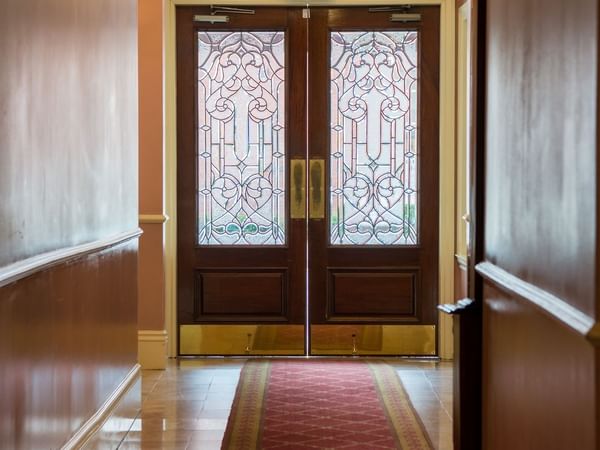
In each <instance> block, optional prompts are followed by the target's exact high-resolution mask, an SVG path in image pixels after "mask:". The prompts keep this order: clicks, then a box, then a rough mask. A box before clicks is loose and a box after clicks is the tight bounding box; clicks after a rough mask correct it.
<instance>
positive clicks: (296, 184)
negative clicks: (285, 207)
mask: <svg viewBox="0 0 600 450" xmlns="http://www.w3.org/2000/svg"><path fill="white" fill-rule="evenodd" d="M290 173H291V176H290V178H291V185H292V188H291V191H292V192H291V195H290V218H292V219H305V218H306V161H305V160H304V159H292V160H291V162H290Z"/></svg>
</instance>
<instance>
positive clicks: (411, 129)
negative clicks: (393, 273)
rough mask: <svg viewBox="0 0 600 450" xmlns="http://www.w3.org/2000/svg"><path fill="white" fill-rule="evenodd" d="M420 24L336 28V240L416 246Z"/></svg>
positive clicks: (333, 119) (333, 124)
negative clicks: (377, 29)
mask: <svg viewBox="0 0 600 450" xmlns="http://www.w3.org/2000/svg"><path fill="white" fill-rule="evenodd" d="M417 40H418V33H417V32H416V31H389V32H354V31H353V32H345V31H344V32H332V33H331V40H330V42H331V80H330V89H331V94H330V95H331V102H330V104H331V149H330V151H331V153H330V158H331V159H330V162H331V164H330V171H331V172H330V180H331V185H330V232H331V243H332V244H334V245H414V244H417V242H418V233H417V218H418V214H417V212H418V211H417V205H418V203H417V198H418V189H417V187H418V180H417V175H418V170H417V160H418V153H417V149H418V147H417V126H418V124H417V93H418V92H417V91H418V90H417V47H418V45H417Z"/></svg>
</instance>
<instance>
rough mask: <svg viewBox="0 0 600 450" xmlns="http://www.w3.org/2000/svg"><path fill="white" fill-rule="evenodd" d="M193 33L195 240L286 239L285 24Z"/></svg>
mask: <svg viewBox="0 0 600 450" xmlns="http://www.w3.org/2000/svg"><path fill="white" fill-rule="evenodd" d="M197 37H198V130H197V131H198V153H197V164H198V166H197V167H198V192H197V201H198V236H197V238H198V244H199V245H245V246H248V245H284V244H285V240H286V236H285V225H286V220H285V184H286V183H285V134H284V133H285V129H284V125H285V117H284V112H285V103H284V101H285V67H284V61H285V35H284V32H282V31H260V32H247V31H234V32H231V31H227V32H224V31H200V32H198V35H197Z"/></svg>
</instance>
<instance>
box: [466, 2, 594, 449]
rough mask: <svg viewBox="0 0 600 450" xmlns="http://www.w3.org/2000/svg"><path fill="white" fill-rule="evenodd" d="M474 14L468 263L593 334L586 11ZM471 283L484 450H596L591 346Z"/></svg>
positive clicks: (519, 8) (565, 7)
mask: <svg viewBox="0 0 600 450" xmlns="http://www.w3.org/2000/svg"><path fill="white" fill-rule="evenodd" d="M482 3H485V5H486V7H487V11H486V14H485V27H486V32H485V35H482V34H480V38H481V41H480V43H481V45H485V55H486V56H485V66H479V69H480V70H479V73H478V77H477V78H478V81H480V82H482V83H483V86H481V85H480V88H481V89H483V90H484V94H483V97H480V99H481V98H484V99H485V104H484V105H483V106H484V110H483V109H479V114H481V115H483V117H484V118H485V122H484V123H482V122H479V123H478V129H479V131H480V132H481V133H479V132H478V133H479V138H482V139H483V142H484V143H485V148H483V147H479V148H478V150H477V152H478V160H481V159H482V158H483V159H484V164H485V166H484V167H481V166H480V165H479V163H478V164H477V171H478V174H479V175H481V176H483V177H484V178H485V184H484V193H485V202H483V201H482V202H481V203H479V204H478V206H483V208H484V209H483V211H482V209H481V208H478V210H477V220H478V221H480V220H483V221H484V224H483V225H484V229H485V233H484V235H483V245H484V248H483V253H482V254H481V255H480V256H479V257H478V261H477V262H479V261H488V262H489V263H492V264H493V265H494V266H495V267H499V268H501V269H503V270H504V271H506V272H508V273H510V274H511V275H512V276H514V277H516V280H518V283H516V282H515V283H513V284H519V285H525V284H524V283H523V282H525V283H529V284H530V285H533V286H535V288H536V290H537V291H538V292H540V293H547V294H548V295H547V297H553V298H558V299H560V302H555V303H556V304H557V305H562V304H564V303H566V304H568V305H571V306H572V307H574V308H576V309H577V310H578V312H579V315H580V316H581V317H584V318H585V317H587V318H590V319H591V322H592V323H593V321H594V319H596V318H597V288H598V286H597V283H598V282H597V277H596V273H597V269H598V268H597V267H596V255H597V252H598V237H597V232H596V227H597V222H598V211H597V207H596V206H597V199H596V197H595V195H594V194H595V193H596V192H597V173H596V167H597V162H598V154H597V152H598V146H597V133H598V122H597V108H598V95H597V92H598V82H597V80H598V57H597V54H598V27H597V26H598V5H597V2H595V1H589V0H584V1H582V2H577V3H576V4H575V3H573V2H570V1H567V0H550V1H547V2H544V3H543V5H542V4H541V3H539V2H537V1H535V0H488V1H487V2H480V4H482ZM484 36H485V38H484ZM480 92H481V91H480ZM478 105H479V104H478ZM483 111H484V113H483V114H482V112H483ZM480 120H481V119H480ZM480 142H481V140H480V139H478V145H479V143H480ZM478 186H480V185H479V184H478ZM480 192H481V191H480ZM478 237H479V238H482V234H479V236H478ZM479 251H481V247H480V250H478V254H479ZM476 280H477V286H476V288H477V287H478V289H476V296H477V298H478V299H481V300H482V301H483V304H482V306H483V314H484V315H483V322H482V327H483V328H482V330H483V331H482V332H483V338H482V355H483V361H482V363H483V364H482V368H483V374H482V384H483V388H482V395H483V402H482V410H481V416H482V417H483V427H482V432H483V441H482V448H485V449H491V450H495V449H498V450H499V449H506V448H511V449H517V450H519V449H523V450H524V449H538V448H539V449H542V448H543V449H556V450H559V449H567V448H569V449H571V448H577V449H598V448H600V440H599V435H598V433H599V431H598V423H599V418H598V400H599V396H598V376H597V371H598V359H597V358H598V356H597V355H598V350H597V348H596V349H595V348H594V345H597V342H590V341H589V340H588V339H587V338H586V336H585V333H582V332H581V331H577V330H576V329H574V328H573V327H569V326H568V324H567V323H566V321H565V320H563V319H561V318H559V317H557V316H558V311H556V312H555V313H556V314H554V315H553V314H552V313H551V314H549V312H551V311H548V310H547V308H546V307H541V306H539V305H537V304H536V303H535V302H533V301H531V300H528V296H524V295H518V292H519V291H518V289H517V288H518V286H513V285H511V284H510V282H509V281H508V280H509V278H508V277H507V278H506V279H505V280H502V279H496V280H492V279H488V280H486V281H484V280H483V279H482V277H480V276H477V277H476ZM482 285H483V290H482V289H481V286H482ZM461 420H462V417H461Z"/></svg>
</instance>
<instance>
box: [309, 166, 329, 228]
mask: <svg viewBox="0 0 600 450" xmlns="http://www.w3.org/2000/svg"><path fill="white" fill-rule="evenodd" d="M309 174H310V188H309V189H310V198H309V211H310V218H311V219H324V218H325V160H324V159H311V160H310V166H309Z"/></svg>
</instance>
